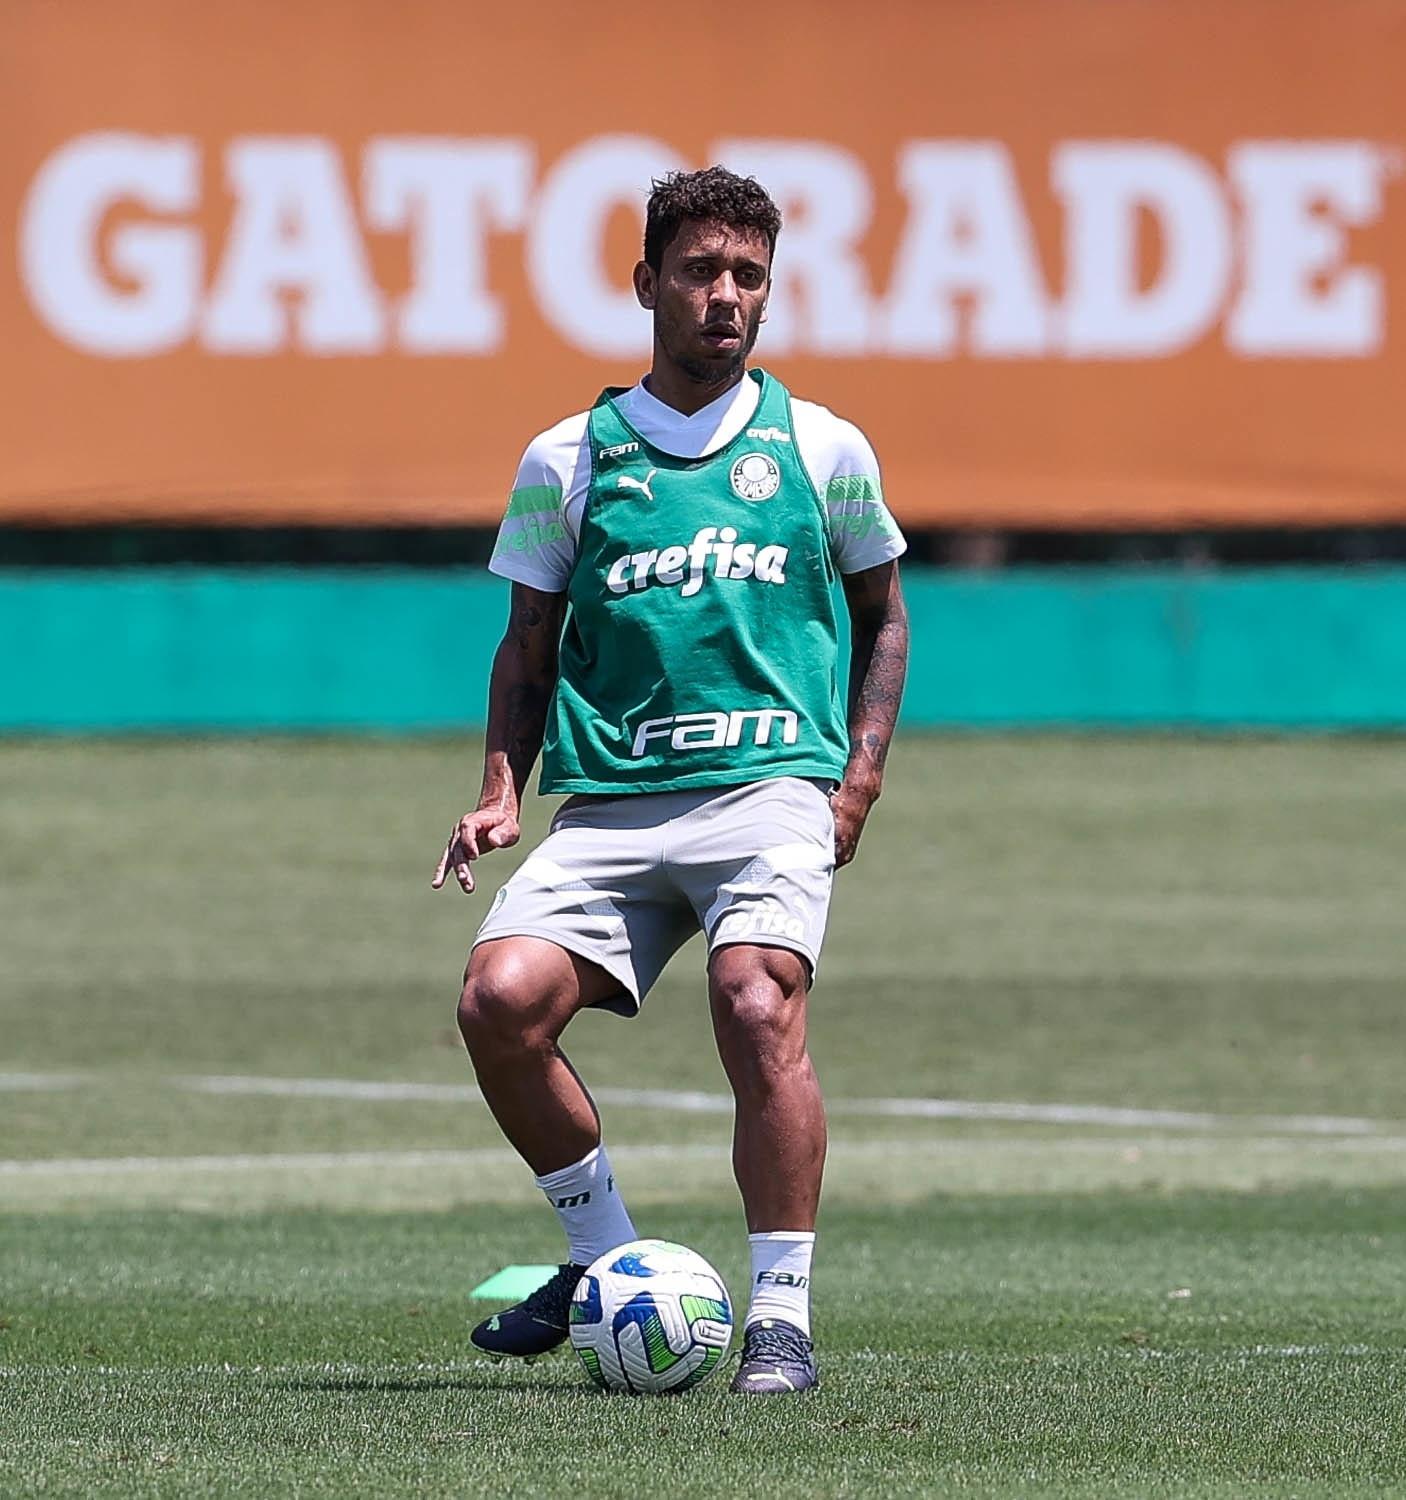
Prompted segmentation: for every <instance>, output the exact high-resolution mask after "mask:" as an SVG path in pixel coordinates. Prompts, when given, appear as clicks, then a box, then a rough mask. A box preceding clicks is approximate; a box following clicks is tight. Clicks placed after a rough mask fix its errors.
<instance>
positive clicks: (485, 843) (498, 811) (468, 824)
mask: <svg viewBox="0 0 1406 1500" xmlns="http://www.w3.org/2000/svg"><path fill="white" fill-rule="evenodd" d="M521 834H522V831H521V829H519V828H518V824H517V816H516V814H514V813H510V812H508V811H507V809H506V808H502V807H480V808H479V809H478V810H477V811H476V812H471V813H465V814H464V816H463V817H462V818H460V819H459V821H458V823H456V824H455V825H454V829H453V831H452V832H451V833H450V835H449V839H448V841H447V842H446V843H445V846H444V853H443V854H441V855H440V857H439V864H438V865H437V866H436V867H435V872H434V879H433V880H431V881H430V884H431V886H433V887H434V889H435V890H438V889H439V888H440V886H442V885H443V884H444V878H445V876H446V875H448V873H449V871H450V870H453V871H454V878H455V880H457V881H458V882H459V885H460V887H461V889H463V890H464V891H465V892H466V893H467V892H469V891H472V890H473V888H474V872H473V870H472V868H471V865H470V862H471V861H472V860H475V859H477V858H478V857H479V856H480V855H481V854H488V853H491V852H492V851H493V850H494V849H511V848H512V846H513V845H514V844H515V843H517V841H518V839H519V838H520V837H521Z"/></svg>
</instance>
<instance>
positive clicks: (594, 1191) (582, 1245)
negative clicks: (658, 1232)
mask: <svg viewBox="0 0 1406 1500" xmlns="http://www.w3.org/2000/svg"><path fill="white" fill-rule="evenodd" d="M537 1186H538V1187H539V1188H541V1189H542V1191H543V1192H544V1193H545V1194H546V1195H547V1202H548V1203H550V1204H551V1205H552V1207H553V1208H554V1209H556V1211H557V1218H559V1219H560V1220H561V1227H562V1228H563V1229H564V1230H565V1231H566V1244H567V1251H566V1257H567V1259H568V1260H569V1261H571V1263H572V1264H573V1265H577V1266H588V1265H590V1263H591V1262H592V1261H593V1260H595V1259H596V1257H597V1256H600V1255H604V1254H605V1252H606V1251H607V1250H613V1249H614V1248H615V1247H616V1246H617V1245H623V1244H625V1243H626V1241H628V1240H633V1239H637V1238H638V1236H637V1235H636V1234H635V1226H634V1225H633V1224H632V1223H630V1216H629V1214H627V1213H626V1212H625V1204H624V1202H623V1201H622V1200H621V1197H620V1194H619V1193H617V1192H616V1191H615V1176H614V1174H613V1173H612V1172H611V1170H610V1158H609V1157H608V1156H607V1155H606V1154H605V1147H604V1146H597V1147H596V1149H595V1150H594V1151H592V1152H590V1153H589V1154H587V1155H586V1156H583V1157H582V1158H581V1160H580V1161H578V1162H576V1163H574V1164H573V1165H572V1166H569V1167H559V1168H558V1169H557V1170H556V1171H555V1172H548V1173H547V1174H546V1175H545V1176H543V1177H539V1178H538V1179H537Z"/></svg>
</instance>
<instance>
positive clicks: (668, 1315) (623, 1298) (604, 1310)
mask: <svg viewBox="0 0 1406 1500" xmlns="http://www.w3.org/2000/svg"><path fill="white" fill-rule="evenodd" d="M570 1328H571V1345H572V1347H573V1348H574V1349H575V1350H576V1352H577V1354H579V1355H580V1356H581V1363H582V1364H583V1365H585V1367H586V1373H587V1374H588V1375H589V1376H590V1377H591V1379H592V1380H593V1381H594V1382H595V1384H596V1385H598V1386H601V1387H602V1388H603V1389H605V1390H607V1391H628V1392H630V1393H631V1394H633V1395H640V1394H643V1393H645V1392H650V1393H658V1392H662V1391H670V1392H677V1391H687V1390H691V1389H692V1388H693V1387H694V1386H695V1385H699V1384H701V1383H702V1382H703V1381H705V1380H706V1379H707V1378H708V1377H709V1376H710V1375H711V1374H712V1373H713V1371H714V1370H716V1369H717V1367H718V1366H719V1365H720V1364H721V1363H722V1360H723V1356H724V1355H725V1354H726V1353H727V1349H728V1345H729V1344H730V1343H731V1342H732V1304H731V1302H730V1301H729V1299H728V1295H727V1288H726V1287H725V1286H724V1285H723V1279H722V1277H721V1276H719V1275H718V1273H717V1272H716V1271H715V1270H714V1269H713V1268H712V1266H710V1265H709V1264H708V1262H707V1261H706V1260H704V1259H703V1257H702V1256H701V1255H697V1254H695V1253H694V1252H693V1251H692V1250H690V1249H688V1247H687V1246H685V1245H671V1244H670V1243H669V1242H668V1240H631V1241H630V1243H629V1244H628V1245H618V1246H616V1248H615V1249H614V1250H610V1251H607V1252H606V1254H604V1255H602V1256H601V1257H600V1259H599V1260H597V1261H595V1262H594V1263H593V1264H591V1265H590V1266H588V1267H587V1269H586V1274H585V1275H584V1276H582V1278H581V1280H580V1283H579V1284H578V1285H577V1288H576V1292H575V1295H574V1296H573V1297H572V1299H571V1317H570Z"/></svg>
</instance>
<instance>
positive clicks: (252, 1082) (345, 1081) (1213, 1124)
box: [0, 1073, 1406, 1135]
mask: <svg viewBox="0 0 1406 1500" xmlns="http://www.w3.org/2000/svg"><path fill="white" fill-rule="evenodd" d="M91 1076H92V1075H72V1074H39V1073H24V1074H0V1091H3V1090H4V1089H6V1088H14V1089H18V1090H22V1091H25V1092H44V1091H46V1089H47V1088H52V1089H53V1090H55V1091H59V1090H64V1089H70V1088H74V1087H76V1086H77V1085H78V1084H80V1083H81V1082H83V1080H84V1078H85V1077H91ZM46 1079H48V1080H51V1083H48V1084H46V1081H45V1080H46ZM10 1080H13V1081H10ZM161 1083H162V1084H163V1085H164V1086H166V1087H171V1088H178V1089H189V1090H192V1091H193V1092H195V1093H201V1094H229V1095H239V1096H253V1097H258V1096H268V1097H276V1098H291V1099H359V1100H367V1101H370V1102H378V1101H379V1102H406V1101H414V1102H416V1103H433V1104H482V1103H483V1095H482V1093H481V1092H480V1091H479V1090H478V1089H477V1088H474V1087H473V1086H472V1085H470V1084H452V1083H443V1084H436V1083H411V1082H396V1081H393V1080H381V1079H359V1078H280V1077H271V1076H270V1077H258V1076H249V1075H242V1074H213V1075H207V1076H196V1077H172V1078H166V1079H162V1080H161ZM592 1092H593V1094H594V1096H595V1098H596V1099H597V1101H598V1102H600V1103H602V1104H608V1105H615V1106H618V1107H620V1108H622V1109H629V1108H637V1109H658V1110H664V1111H667V1112H671V1113H678V1114H728V1115H730V1114H731V1113H732V1111H733V1100H732V1096H731V1095H730V1094H711V1093H702V1092H699V1091H697V1090H675V1089H624V1088H612V1087H609V1086H606V1087H603V1088H596V1089H594V1090H592ZM826 1109H827V1112H828V1113H829V1114H831V1115H848V1116H865V1115H874V1116H887V1117H890V1118H894V1119H920V1120H990V1121H1008V1122H1012V1123H1017V1124H1021V1123H1025V1124H1039V1125H1095V1126H1102V1125H1109V1126H1133V1127H1138V1126H1153V1127H1157V1128H1160V1129H1165V1130H1235V1129H1244V1130H1249V1131H1269V1132H1279V1133H1284V1134H1289V1135H1297V1134H1304V1135H1371V1134H1374V1133H1377V1132H1380V1131H1390V1130H1397V1129H1401V1128H1402V1126H1403V1125H1406V1121H1400V1120H1372V1119H1367V1118H1365V1117H1362V1116H1354V1115H1229V1114H1216V1113H1213V1112H1211V1111H1207V1110H1169V1109H1139V1108H1136V1107H1131V1106H1126V1105H1097V1104H1095V1105H1090V1104H1034V1103H1027V1102H1021V1101H1015V1100H1004V1101H986V1100H975V1099H911V1098H908V1099H906V1098H890V1099H845V1098H830V1099H827V1100H826Z"/></svg>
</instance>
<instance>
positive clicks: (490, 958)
mask: <svg viewBox="0 0 1406 1500" xmlns="http://www.w3.org/2000/svg"><path fill="white" fill-rule="evenodd" d="M619 988H620V985H619V982H618V981H617V980H615V979H612V978H611V977H610V976H609V975H608V974H606V973H605V971H604V970H603V969H601V968H599V967H598V966H597V965H595V964H592V963H589V962H587V961H586V960H585V959H582V958H579V957H577V956H576V955H575V954H572V953H568V952H567V951H566V950H565V949H564V948H559V947H558V946H557V945H556V944H555V943H549V942H546V941H544V940H542V939H540V938H532V937H505V938H498V939H495V940H493V941H491V942H484V943H480V944H479V945H478V946H477V947H475V949H474V951H473V953H472V955H471V956H470V959H469V966H468V969H467V971H466V973H465V975H464V988H463V992H462V994H461V995H460V997H459V1030H460V1033H461V1034H462V1036H463V1038H464V1044H465V1046H466V1047H467V1048H468V1051H469V1057H470V1058H471V1060H472V1062H473V1065H474V1072H475V1073H476V1074H477V1076H478V1083H479V1088H480V1090H481V1091H482V1093H483V1097H484V1099H485V1101H486V1102H487V1104H488V1107H489V1109H490V1110H492V1112H493V1117H494V1119H496V1120H497V1121H498V1124H499V1126H500V1127H501V1129H502V1131H503V1134H504V1135H505V1136H507V1138H508V1140H509V1141H510V1142H511V1143H512V1144H513V1146H515V1147H516V1148H517V1150H518V1152H519V1154H520V1155H521V1156H522V1157H523V1159H524V1160H525V1161H526V1162H527V1164H528V1165H529V1166H530V1167H531V1168H532V1170H533V1172H534V1173H535V1174H536V1177H537V1185H538V1186H539V1187H540V1188H541V1189H542V1190H543V1192H545V1193H546V1195H547V1199H548V1201H549V1202H550V1203H551V1204H552V1206H553V1208H554V1209H555V1210H556V1213H557V1217H558V1219H560V1221H561V1225H562V1228H563V1229H564V1230H565V1232H566V1236H567V1260H566V1263H565V1264H564V1265H563V1267H562V1268H561V1270H560V1271H559V1272H558V1273H557V1275H556V1276H555V1277H553V1278H552V1280H551V1281H550V1282H548V1283H547V1285H546V1286H545V1287H543V1288H542V1289H541V1290H540V1291H538V1292H534V1293H533V1294H532V1296H531V1297H529V1298H527V1299H526V1300H525V1301H523V1302H521V1303H519V1304H518V1305H517V1306H516V1307H513V1308H509V1309H507V1310H506V1311H505V1312H503V1313H500V1314H498V1315H497V1316H495V1317H493V1318H490V1319H487V1320H485V1322H483V1323H481V1324H480V1325H479V1326H478V1327H477V1328H476V1329H474V1331H473V1334H472V1338H473V1341H474V1343H475V1344H477V1345H478V1346H479V1347H480V1348H482V1349H485V1350H487V1351H488V1352H489V1353H492V1354H516V1355H523V1356H526V1357H529V1358H530V1357H532V1356H534V1355H536V1354H541V1353H545V1352H546V1351H547V1350H548V1349H551V1348H554V1347H555V1346H556V1345H557V1344H559V1343H561V1342H562V1341H563V1340H564V1339H565V1337H566V1330H567V1323H566V1312H567V1305H568V1303H569V1301H570V1297H571V1293H572V1292H573V1291H574V1290H575V1287H576V1283H577V1281H578V1280H579V1279H580V1273H581V1269H582V1268H583V1267H584V1266H587V1265H589V1264H590V1263H591V1261H593V1260H594V1259H595V1258H596V1257H597V1256H598V1255H603V1254H604V1253H605V1252H606V1251H607V1250H610V1249H613V1248H614V1247H615V1246H616V1245H619V1244H623V1243H624V1242H625V1241H627V1240H632V1239H634V1238H635V1231H634V1226H633V1224H632V1223H631V1222H630V1216H629V1214H628V1213H627V1212H626V1211H625V1206H624V1203H623V1202H622V1200H621V1198H620V1195H619V1194H618V1193H617V1192H616V1190H615V1178H614V1174H613V1173H612V1172H611V1170H610V1162H609V1159H608V1158H607V1156H606V1154H605V1149H604V1147H603V1146H602V1145H601V1139H600V1116H599V1114H598V1113H597V1111H596V1107H595V1103H594V1101H593V1100H592V1099H591V1096H590V1094H589V1093H587V1091H586V1087H585V1085H584V1084H583V1083H582V1082H581V1079H580V1077H579V1076H578V1075H577V1073H576V1070H575V1069H574V1068H573V1067H572V1066H571V1064H570V1063H569V1062H568V1061H567V1059H566V1057H565V1055H564V1054H563V1053H562V1051H561V1049H560V1047H559V1046H558V1045H557V1041H558V1038H559V1037H560V1036H561V1033H562V1032H563V1031H564V1030H565V1028H566V1025H567V1023H568V1022H569V1021H570V1020H571V1018H572V1017H573V1016H574V1015H575V1014H576V1013H577V1011H579V1010H581V1009H582V1008H583V1007H584V1006H587V1005H590V1004H591V1003H593V1002H594V1001H596V1000H600V999H604V998H606V997H607V996H609V995H610V994H612V993H614V992H616V991H618V990H619Z"/></svg>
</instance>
